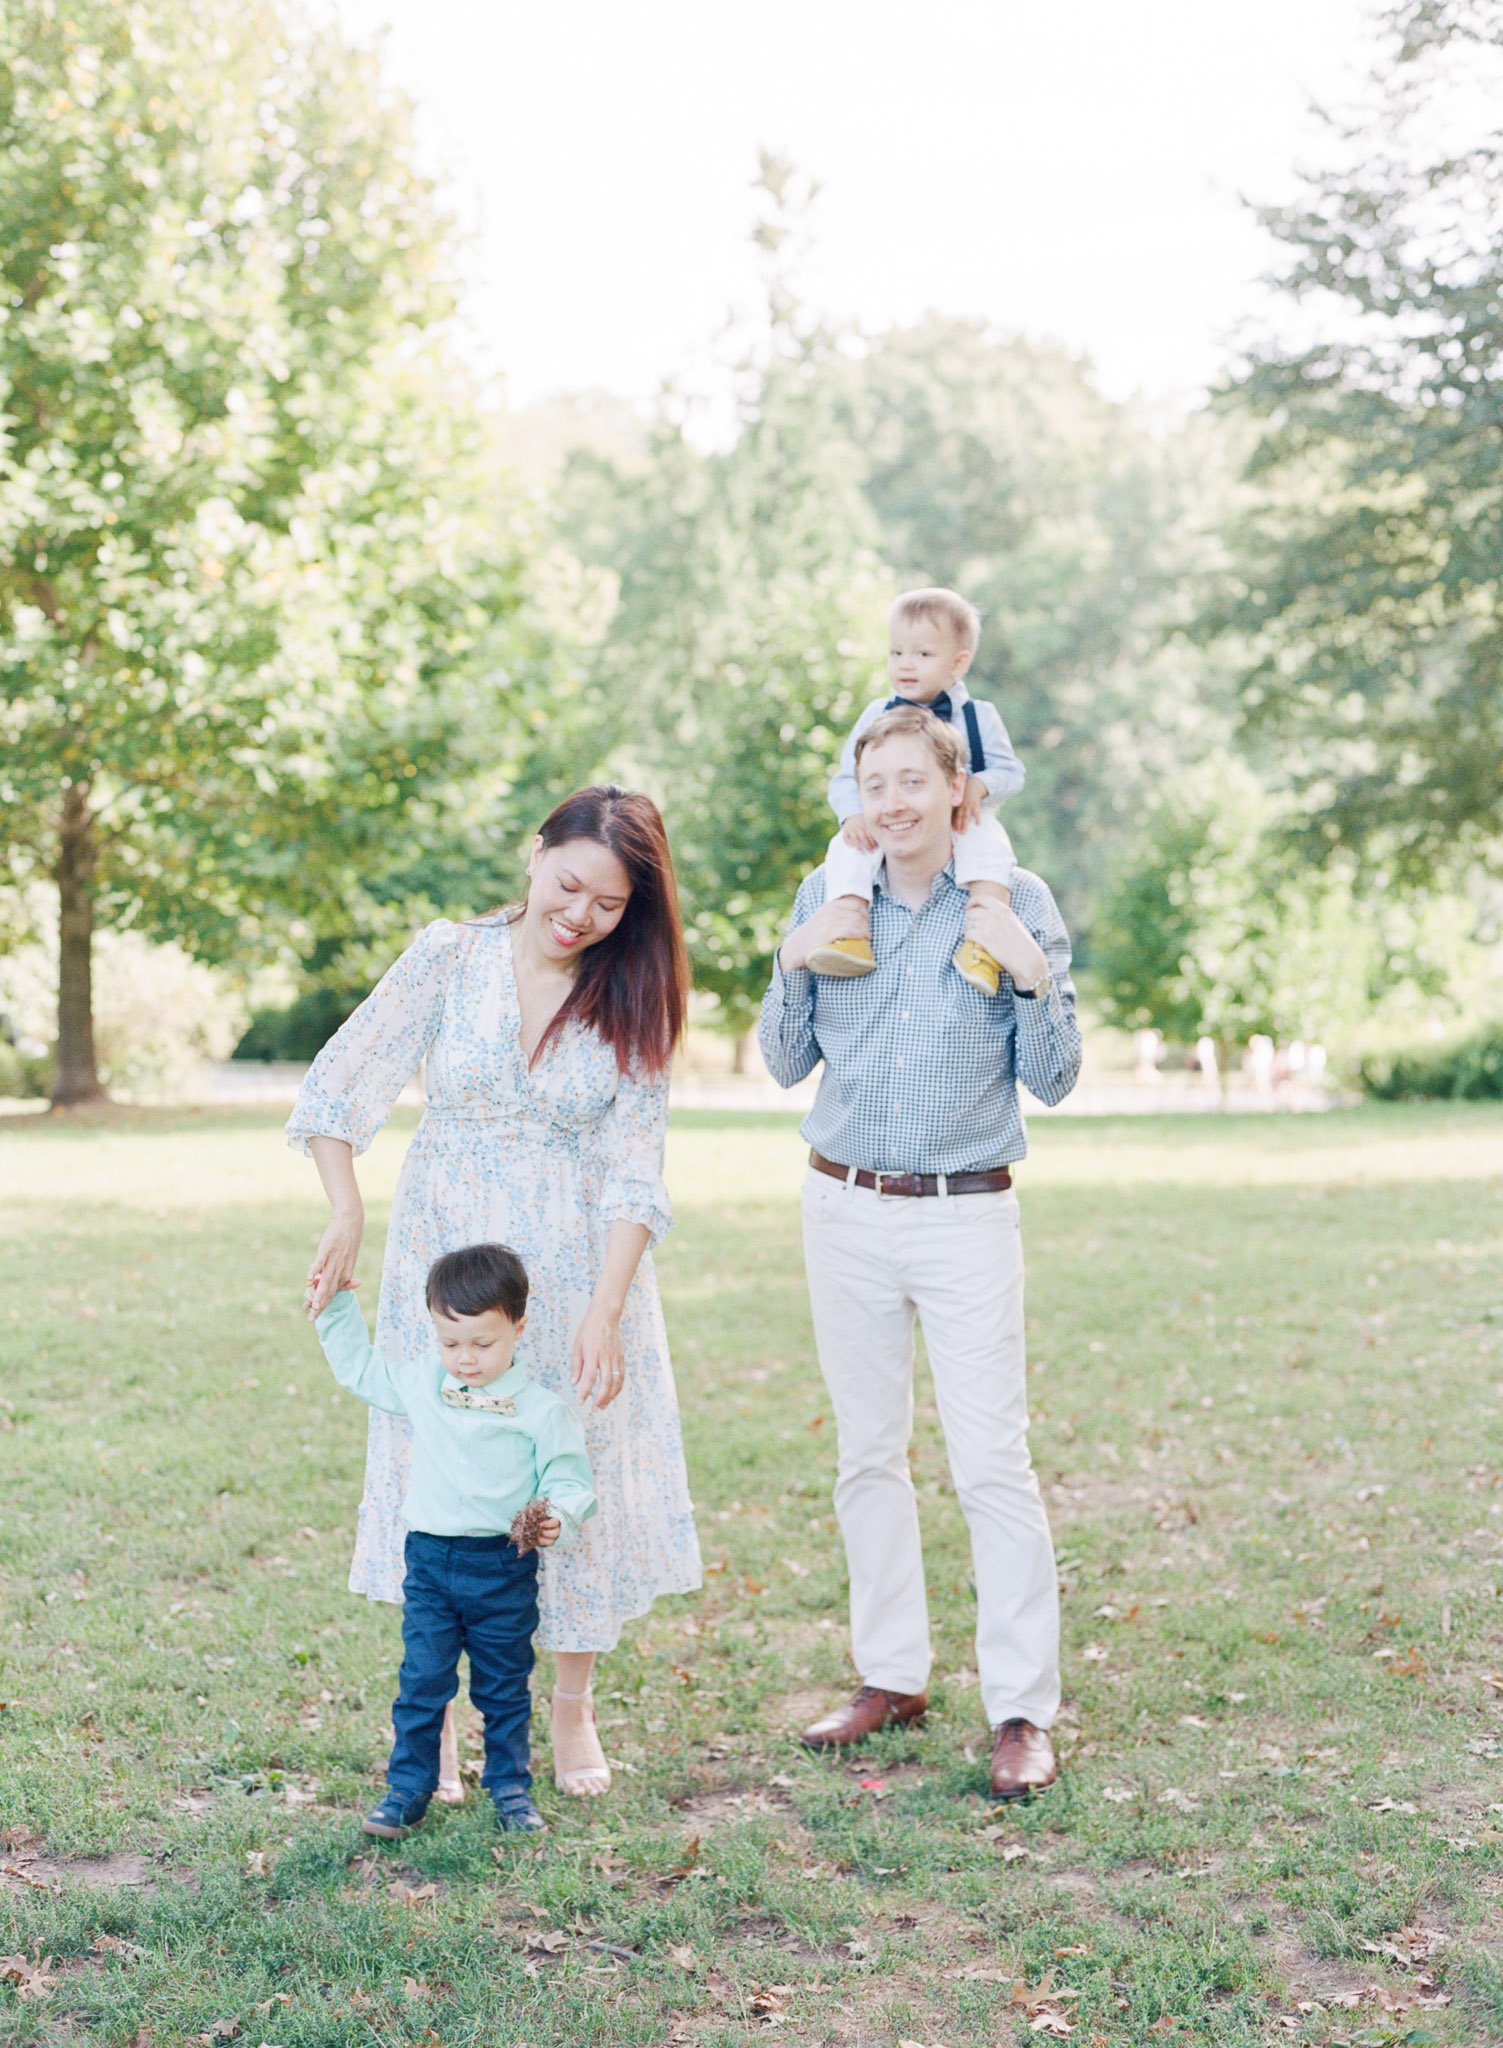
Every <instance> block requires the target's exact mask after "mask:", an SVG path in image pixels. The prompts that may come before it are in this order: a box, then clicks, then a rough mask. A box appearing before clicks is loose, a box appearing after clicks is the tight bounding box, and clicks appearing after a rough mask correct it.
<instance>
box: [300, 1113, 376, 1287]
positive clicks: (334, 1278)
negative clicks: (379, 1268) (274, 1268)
mask: <svg viewBox="0 0 1503 2048" xmlns="http://www.w3.org/2000/svg"><path fill="white" fill-rule="evenodd" d="M308 1150H309V1151H310V1152H311V1153H312V1154H313V1163H314V1165H315V1166H316V1167H317V1168H318V1177H319V1179H320V1180H321V1181H322V1182H323V1184H324V1193H325V1194H326V1195H327V1196H328V1198H329V1211H330V1214H329V1226H328V1228H327V1230H325V1232H324V1234H323V1236H322V1237H321V1238H320V1239H319V1241H318V1250H317V1251H316V1252H315V1253H314V1254H313V1263H312V1265H311V1266H310V1267H309V1268H308V1289H307V1292H306V1293H305V1294H304V1296H303V1307H304V1310H305V1312H306V1314H307V1317H308V1320H309V1322H310V1323H311V1322H313V1321H315V1320H316V1319H317V1317H318V1316H320V1315H321V1314H322V1313H323V1311H324V1310H325V1309H326V1308H327V1307H328V1306H329V1303H330V1302H331V1301H332V1300H333V1299H334V1297H335V1295H336V1294H337V1293H338V1292H339V1290H340V1289H341V1288H342V1287H353V1286H354V1285H355V1261H356V1259H357V1258H359V1256H360V1240H361V1238H362V1237H363V1236H364V1234H365V1204H364V1203H363V1202H362V1201H361V1199H360V1185H359V1183H358V1182H357V1180H356V1179H355V1153H354V1148H353V1147H352V1146H351V1145H350V1144H349V1143H348V1142H347V1141H346V1140H345V1139H344V1138H325V1137H320V1136H317V1135H315V1136H313V1137H311V1138H310V1139H309V1140H308Z"/></svg>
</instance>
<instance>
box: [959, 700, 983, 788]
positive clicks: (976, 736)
mask: <svg viewBox="0 0 1503 2048" xmlns="http://www.w3.org/2000/svg"><path fill="white" fill-rule="evenodd" d="M960 708H961V710H962V711H963V712H964V713H965V736H966V738H967V739H968V740H969V741H970V743H971V773H972V774H973V775H979V774H980V773H981V772H982V770H983V769H984V768H985V766H986V749H985V748H984V747H983V746H982V744H981V720H980V719H979V718H978V717H977V716H976V706H975V704H974V703H973V702H972V700H971V699H970V698H969V697H967V698H966V700H965V702H964V704H962V705H961V707H960Z"/></svg>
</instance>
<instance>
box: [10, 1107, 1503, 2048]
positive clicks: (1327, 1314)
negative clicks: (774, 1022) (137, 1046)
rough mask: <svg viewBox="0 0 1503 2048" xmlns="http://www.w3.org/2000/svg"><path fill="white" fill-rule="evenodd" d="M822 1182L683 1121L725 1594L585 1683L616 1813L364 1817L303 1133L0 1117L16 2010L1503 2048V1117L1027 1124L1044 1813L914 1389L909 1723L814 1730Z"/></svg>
mask: <svg viewBox="0 0 1503 2048" xmlns="http://www.w3.org/2000/svg"><path fill="white" fill-rule="evenodd" d="M410 1128H411V1121H410V1119H405V1120H402V1121H400V1122H399V1123H398V1124H397V1125H396V1127H394V1128H393V1129H391V1130H389V1131H387V1132H385V1133H384V1134H383V1135H382V1137H381V1138H380V1139H379V1140H378V1142H377V1145H376V1147H375V1148H374V1150H373V1152H372V1154H371V1155H370V1158H369V1160H368V1162H367V1170H366V1184H367V1187H368V1190H369V1194H370V1201H369V1208H370V1215H371V1227H370V1238H369V1241H368V1247H367V1252H366V1256H365V1261H364V1271H365V1275H366V1302H367V1308H368V1310H369V1309H370V1308H373V1306H374V1296H375V1283H376V1276H377V1272H378V1258H377V1254H378V1251H379V1241H380V1236H381V1231H382V1229H383V1227H384V1223H385V1217H386V1205H387V1201H388V1199H389V1195H390V1191H391V1188H392V1185H393V1181H394V1178H395V1173H396V1168H397V1165H398V1163H399V1160H400V1157H401V1152H402V1148H403V1145H404V1143H405V1140H406V1137H407V1134H408V1132H409V1131H410ZM799 1173H800V1150H799V1145H798V1141H797V1137H796V1133H795V1130H794V1126H793V1123H792V1121H791V1120H790V1119H787V1118H782V1117H773V1116H766V1117H752V1116H716V1115H711V1114H702V1115H696V1116H685V1117H683V1118H681V1119H680V1120H679V1121H678V1123H677V1124H676V1126H675V1130H674V1135H673V1143H672V1154H671V1159H670V1180H671V1183H672V1186H673V1189H674V1193H675V1197H676V1201H677V1204H678V1210H679V1223H680V1227H679V1228H678V1230H677V1231H675V1232H674V1234H673V1236H672V1238H671V1239H670V1241H669V1243H668V1245H667V1246H666V1247H665V1249H664V1252H663V1254H662V1257H661V1261H660V1269H661V1273H662V1277H663V1283H664V1291H665V1295H666V1299H667V1307H668V1317H669V1328H670V1331H671V1333H672V1336H673V1340H674V1349H675V1356H676V1360H677V1365H678V1371H679V1378H680V1386H681V1389H682V1393H683V1399H684V1406H685V1413H686V1420H687V1425H688V1431H689V1449H690V1459H691V1470H692V1474H693V1478H694V1483H695V1491H696V1499H697V1502H698V1505H699V1511H700V1517H701V1528H702V1535H703V1542H704V1550H705V1556H706V1559H707V1561H708V1564H709V1569H710V1576H709V1577H708V1579H707V1581H706V1589H705V1592H704V1594H703V1595H702V1596H697V1597H693V1598H689V1599H683V1600H678V1601H669V1602H664V1603H662V1604H661V1605H660V1607H659V1608H658V1609H657V1611H656V1612H655V1613H654V1615H653V1616H652V1617H651V1619H650V1620H649V1621H648V1622H647V1623H645V1624H644V1625H642V1626H641V1628H640V1629H639V1630H638V1631H637V1632H636V1634H635V1635H634V1636H632V1637H631V1639H630V1640H629V1641H628V1642H627V1643H626V1644H624V1645H623V1646H622V1648H621V1649H620V1650H619V1651H618V1652H617V1653H616V1654H615V1655H613V1656H612V1657H611V1658H610V1659H609V1660H607V1661H606V1663H605V1664H604V1665H603V1666H602V1667H601V1670H600V1673H599V1675H598V1679H597V1694H598V1699H599V1704H600V1711H601V1717H602V1720H603V1722H604V1728H605V1737H606V1744H607V1748H608V1749H609V1751H610V1753H611V1755H612V1756H613V1758H615V1759H616V1761H617V1764H618V1770H617V1789H616V1791H615V1792H614V1793H613V1795H612V1797H611V1799H610V1800H609V1802H608V1803H607V1804H605V1805H604V1806H576V1805H572V1804H567V1805H566V1804H565V1803H564V1802H562V1801H560V1800H558V1799H557V1798H556V1797H555V1796H554V1795H553V1794H552V1792H551V1790H550V1789H549V1780H548V1778H547V1776H546V1774H545V1775H544V1776H543V1788H544V1789H543V1792H542V1795H541V1796H542V1803H543V1805H544V1808H545V1811H546V1812H547V1813H548V1815H549V1817H550V1820H551V1822H552V1830H551V1832H550V1833H549V1835H548V1836H547V1837H546V1838H545V1839H544V1840H543V1841H542V1842H541V1843H540V1844H532V1843H519V1842H518V1841H517V1840H516V1838H514V1837H508V1838H505V1839H502V1838H500V1837H498V1836H497V1835H496V1833H495V1832H494V1831H493V1828H492V1825H491V1824H490V1822H489V1820H488V1816H487V1814H486V1812H484V1811H483V1810H482V1808H481V1805H480V1803H479V1802H478V1801H474V1800H472V1801H471V1803H470V1804H469V1805H468V1806H467V1807H465V1808H464V1809H463V1810H462V1811H459V1812H456V1813H438V1812H437V1810H436V1812H435V1818H434V1819H433V1821H432V1822H430V1824H429V1825H427V1826H426V1827H425V1828H424V1829H423V1830H422V1831H421V1832H420V1833H419V1834H417V1835H415V1836H413V1837H412V1838H411V1840H409V1841H408V1842H406V1843H403V1844H400V1845H395V1846H393V1847H392V1848H390V1849H386V1848H383V1847H380V1846H378V1845H375V1844H372V1843H369V1842H366V1841H364V1840H362V1838H361V1837H360V1836H359V1835H358V1833H357V1829H356V1817H357V1815H358V1814H359V1813H360V1812H361V1811H362V1810H363V1808H364V1806H365V1804H366V1803H367V1802H368V1801H369V1800H370V1797H371V1795H372V1792H373V1789H374V1788H375V1786H376V1785H377V1784H378V1782H379V1777H380V1772H381V1768H382V1766H383V1764H384V1760H385V1754H386V1747H387V1742H388V1730H387V1713H388V1708H389V1705H390V1698H391V1691H392V1684H393V1677H394V1673H395V1668H396V1664H397V1657H398V1621H397V1616H396V1613H395V1611H394V1610H392V1609H390V1608H382V1607H373V1606H369V1605H367V1604H366V1603H365V1602H364V1601H359V1600H355V1599H353V1598H351V1596H350V1595H349V1594H348V1593H346V1592H345V1590H344V1578H345V1571H346V1567H347V1562H348V1553H349V1548H350V1534H351V1528H352V1525H353V1519H354V1509H355V1502H356V1499H357V1496H358V1491H359V1485H360V1472H361V1461H362V1454H363V1444H364V1423H365V1418H364V1413H363V1411H362V1410H361V1409H360V1407H359V1405H358V1404H357V1403H356V1402H355V1401H353V1400H351V1399H350V1398H349V1397H347V1396H346V1395H343V1394H342V1393H340V1392H339V1391H338V1390H337V1389H336V1388H335V1387H334V1386H333V1385H332V1382H331V1381H330V1379H329V1377H328V1374H327V1371H326V1369H325V1367H324V1366H323V1363H322V1360H321V1357H320V1354H319V1352H318V1347H317V1343H316V1340H315V1339H314V1337H313V1335H312V1332H311V1331H309V1330H308V1328H307V1327H306V1325H305V1324H303V1323H302V1322H301V1320H300V1318H299V1314H298V1300H299V1295H300V1283H301V1276H302V1273H303V1270H304V1268H305V1266H306V1262H307V1257H308V1253H309V1249H310V1247H311V1245H312V1243H313V1241H314V1238H315V1234H316V1231H317V1228H318V1224H319V1202H318V1197H317V1190H316V1184H315V1177H314V1174H313V1171H312V1168H311V1167H310V1166H308V1165H307V1164H306V1162H304V1161H301V1160H298V1159H296V1158H294V1157H293V1156H292V1155H291V1154H289V1153H287V1152H286V1151H284V1150H283V1148H282V1144H281V1140H280V1137H279V1134H278V1132H277V1129H276V1124H275V1121H274V1120H273V1119H271V1118H269V1117H267V1116H264V1115H261V1114H254V1113H245V1114H240V1115H235V1116H228V1115H210V1114H205V1115H199V1116H187V1115H181V1116H176V1117H174V1116H170V1115H165V1114H164V1115H153V1114H145V1113H143V1114H140V1115H136V1116H131V1115H121V1116H120V1117H119V1118H118V1119H114V1120H112V1121H110V1122H108V1123H106V1124H103V1125H97V1124H93V1125H91V1124H88V1123H82V1122H81V1123H77V1124H71V1125H70V1124H62V1125H57V1124H54V1123H50V1122H47V1123H44V1122H43V1121H42V1120H36V1121H31V1120H20V1119H18V1120H16V1121H14V1122H12V1123H11V1124H9V1125H8V1126H5V1127H0V1358H3V1377H0V1583H3V1586H4V1604H3V1608H0V1700H3V1702H4V1705H3V1708H0V1957H3V1958H5V1960H4V1961H0V1977H3V1978H5V1979H6V1981H5V1982H3V1983H0V2039H4V2040H14V2041H18V2042H56V2043H71V2042H84V2041H87V2042H89V2043H91V2044H99V2048H110V2044H122V2048H123V2044H134V2048H156V2044H163V2048H165V2044H177V2043H183V2042H192V2041H199V2040H202V2041H204V2042H206V2043H208V2044H209V2048H214V2044H217V2043H218V2042H220V2041H228V2040H238V2041H239V2042H241V2043H242V2044H245V2048H259V2044H261V2043H263V2042H269V2043H275V2044H278V2048H344V2044H349V2048H357V2044H358V2048H398V2044H407V2043H412V2044H429V2048H501V2044H510V2043H518V2044H524V2043H525V2044H527V2048H544V2044H550V2043H582V2042H590V2043H595V2042H612V2043H614V2042H623V2043H668V2042H690V2043H698V2044H703V2048H715V2044H729V2043H733V2042H734V2043H739V2042H745V2041H751V2040H761V2039H763V2038H764V2037H770V2036H772V2035H775V2034H780V2035H781V2036H782V2038H784V2039H787V2040H792V2041H798V2042H811V2043H815V2042H818V2043H842V2044H847V2048H856V2044H858V2043H860V2044H878V2043H881V2044H888V2048H896V2044H898V2043H900V2042H906V2043H909V2044H913V2043H921V2044H925V2048H930V2044H941V2043H942V2044H944V2048H970V2044H992V2043H1002V2042H1006V2043H1011V2042H1013V2041H1026V2040H1031V2039H1033V2038H1035V2037H1036V2038H1038V2039H1041V2040H1049V2039H1053V2038H1063V2037H1064V2036H1066V2035H1067V2034H1068V2035H1070V2036H1071V2038H1073V2039H1074V2040H1075V2041H1076V2042H1077V2043H1090V2044H1092V2048H1104V2044H1111V2048H1119V2044H1128V2043H1137V2042H1143V2043H1152V2044H1161V2043H1163V2042H1164V2041H1165V2040H1166V2039H1171V2040H1172V2039H1177V2040H1181V2041H1211V2042H1217V2043H1226V2044H1242V2043H1263V2042H1270V2041H1279V2042H1290V2041H1305V2042H1321V2043H1335V2042H1343V2041H1344V2042H1354V2043H1355V2042H1362V2043H1387V2042H1394V2043H1400V2042H1408V2043H1423V2042H1435V2043H1461V2042H1465V2043H1471V2044H1483V2043H1489V2042H1493V2043H1495V2042H1497V2041H1499V2040H1500V2039H1503V1772H1500V1760H1503V1643H1500V1640H1499V1625H1500V1622H1503V1599H1500V1588H1503V1465H1500V1462H1499V1461H1500V1452H1499V1439H1498V1428H1499V1415H1500V1407H1503V1120H1500V1118H1499V1116H1498V1114H1497V1112H1496V1111H1487V1110H1476V1111H1470V1110H1460V1109H1457V1110H1449V1109H1447V1110H1424V1111H1422V1110H1407V1109H1386V1110H1380V1109H1365V1110H1361V1111H1356V1112H1351V1113H1345V1112H1343V1113H1338V1114H1333V1115H1330V1116H1326V1117H1321V1118H1309V1119H1289V1118H1279V1119H1271V1118H1270V1119H1236V1118H1226V1119H1217V1118H1214V1117H1202V1118H1184V1119H1179V1120H1172V1119H1170V1120H1164V1121H1138V1120H1133V1121H1127V1120H1124V1121H1120V1122H1090V1121H1077V1122H1059V1121H1056V1122H1048V1123H1041V1124H1040V1125H1039V1126H1038V1127H1037V1128H1036V1130H1035V1154H1034V1158H1033V1159H1032V1161H1031V1162H1030V1163H1029V1165H1028V1167H1027V1169H1026V1171H1025V1173H1024V1175H1023V1177H1022V1187H1023V1205H1024V1231H1025V1238H1026V1242H1027V1245H1028V1256H1029V1285H1030V1341H1031V1350H1032V1363H1033V1374H1034V1381H1033V1393H1034V1411H1035V1429H1034V1439H1033V1440H1034V1454H1035V1459H1036V1462H1037V1464H1038V1467H1039V1470H1040V1474H1041V1477H1042V1479H1043V1481H1044V1485H1045V1489H1046V1493H1047V1496H1048V1499H1049V1503H1050V1510H1051V1514H1052V1516H1053V1522H1054V1532H1055V1540H1056V1544H1057V1546H1058V1551H1059V1560H1060V1580H1061V1584H1062V1587H1063V1590H1064V1595H1065V1598H1064V1622H1065V1646H1066V1647H1065V1692H1066V1701H1067V1705H1066V1712H1065V1716H1064V1720H1063V1724H1062V1728H1061V1731H1060V1732H1061V1736H1062V1748H1063V1750H1064V1754H1065V1771H1064V1776H1063V1779H1062V1782H1061V1783H1060V1785H1059V1786H1058V1787H1057V1788H1056V1789H1055V1790H1054V1791H1053V1792H1052V1793H1050V1794H1049V1795H1048V1797H1047V1798H1045V1799H1042V1800H1040V1801H1038V1802H1036V1803H1035V1804H1034V1805H1032V1806H1031V1807H1029V1808H1027V1809H1023V1810H1019V1809H1007V1810H1005V1811H998V1810H997V1809H995V1808H994V1807H993V1806H991V1805H990V1804H989V1802H988V1799H987V1794H986V1771H985V1766H986V1754H987V1751H986V1733H985V1729H984V1726H983V1724H982V1720H981V1715H980V1708H979V1703H978V1694H977V1690H976V1686H975V1679H974V1673H973V1670H972V1668H971V1666H972V1661H973V1649H972V1643H971V1628H972V1619H973V1603H972V1595H971V1591H970V1586H969V1581H968V1569H969V1564H968V1554H967V1549H966V1544H965V1540H964V1531H963V1527H962V1524H961V1520H960V1516H959V1512H958V1510H957V1507H956V1504H955V1501H954V1498H953V1496H952V1495H951V1493H950V1491H949V1488H948V1484H947V1477H946V1471H945V1465H944V1459H943V1455H942V1452H941V1449H940V1442H939V1434H938V1429H937V1424H936V1420H935V1415H934V1410H933V1404H932V1401H931V1400H930V1399H929V1398H928V1390H927V1382H925V1383H924V1386H923V1389H922V1396H921V1401H920V1428H919V1435H918V1441H917V1445H916V1450H915V1472H916V1477H917V1481H918V1485H919V1488H920V1491H921V1495H922V1499H923V1512H924V1517H925V1536H926V1543H927V1547H928V1557H929V1566H930V1584H931V1593H932V1596H933V1603H934V1609H935V1618H936V1626H937V1643H936V1648H937V1653H938V1662H937V1667H936V1674H937V1682H936V1686H935V1688H934V1694H935V1706H934V1710H933V1711H932V1712H931V1715H930V1717H929V1721H928V1725H927V1726H926V1727H925V1728H924V1729H922V1730H921V1731H917V1732H913V1733H905V1734H903V1735H901V1736H892V1737H888V1738H883V1739H881V1740H879V1741H878V1742H877V1743H875V1744H873V1745H872V1746H871V1748H870V1749H869V1750H868V1751H867V1752H866V1753H865V1754H864V1755H862V1756H861V1757H860V1758H859V1760H852V1761H851V1762H850V1763H848V1764H841V1763H837V1762H830V1761H820V1760H815V1759H813V1758H811V1757H809V1756H807V1755H806V1754H805V1753H804V1752H802V1751H801V1750H800V1749H799V1748H798V1747H797V1746H796V1745H795V1743H794V1742H793V1741H792V1739H791V1732H790V1731H793V1730H795V1729H796V1728H797V1727H798V1726H799V1725H800V1724H801V1723H802V1721H803V1720H804V1719H805V1718H806V1717H807V1716H808V1715H809V1714H810V1713H811V1711H812V1710H814V1709H816V1708H822V1707H823V1706H825V1705H827V1704H829V1703H830V1702H832V1701H833V1700H835V1699H836V1698H838V1697H839V1696H840V1695H841V1694H842V1693H843V1692H844V1691H846V1690H847V1689H848V1688H849V1686H850V1684H851V1679H852V1674H851V1672H850V1668H849V1665H848V1663H847V1659H846V1649H845V1629H844V1586H843V1579H842V1571H841V1566H840V1561H839V1553H838V1542H837V1538H836V1534H835V1528H834V1522H833V1519H832V1516H831V1513H830V1500H829V1496H830V1486H831V1480H832V1472H833V1453H834V1445H833V1442H832V1429H831V1425H830V1422H829V1420H828V1413H827V1403H826V1400H825V1396H824V1392H823V1388H822V1386H821V1383H820V1381H819V1377H818V1374H817V1371H816V1369H815V1366H814V1362H813V1358H812V1352H811V1343H810V1335H809V1325H808V1316H807V1310H806V1305H805V1299H804V1294H803V1289H802V1282H801V1267H800V1257H799V1248H798V1239H797V1201H796V1196H797V1186H798V1179H799ZM540 1677H541V1678H542V1679H543V1680H546V1671H545V1672H543V1673H541V1674H540ZM538 1736H539V1740H538V1748H539V1750H540V1751H541V1752H542V1753H543V1761H544V1763H545V1764H546V1729H545V1727H540V1728H539V1731H538ZM18 1979H19V1980H21V1981H19V1982H17V1981H16V1980H18Z"/></svg>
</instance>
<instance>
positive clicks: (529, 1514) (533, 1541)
mask: <svg viewBox="0 0 1503 2048" xmlns="http://www.w3.org/2000/svg"><path fill="white" fill-rule="evenodd" d="M553 1519H554V1514H553V1509H552V1507H551V1506H550V1505H549V1503H548V1502H547V1500H545V1499H544V1498H543V1497H542V1495H539V1496H538V1498H537V1499H536V1500H530V1501H527V1502H526V1503H525V1504H524V1505H523V1506H522V1507H519V1508H518V1509H517V1512H516V1513H515V1514H514V1515H513V1516H512V1518H511V1540H512V1542H513V1543H515V1544H516V1546H517V1555H518V1556H519V1557H525V1556H526V1555H527V1553H528V1551H529V1550H536V1549H537V1547H538V1538H539V1537H540V1536H541V1535H542V1533H543V1524H544V1523H545V1522H551V1521H552V1520H553Z"/></svg>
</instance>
